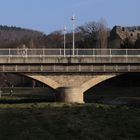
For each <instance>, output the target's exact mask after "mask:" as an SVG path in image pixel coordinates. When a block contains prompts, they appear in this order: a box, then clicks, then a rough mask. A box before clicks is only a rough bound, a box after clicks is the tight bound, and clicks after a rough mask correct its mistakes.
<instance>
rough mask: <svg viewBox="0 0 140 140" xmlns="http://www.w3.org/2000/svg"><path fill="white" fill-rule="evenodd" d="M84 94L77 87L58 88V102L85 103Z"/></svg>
mask: <svg viewBox="0 0 140 140" xmlns="http://www.w3.org/2000/svg"><path fill="white" fill-rule="evenodd" d="M83 96H84V95H83V92H82V90H81V89H80V88H77V87H60V88H58V93H57V101H60V102H68V103H84V99H83V98H84V97H83Z"/></svg>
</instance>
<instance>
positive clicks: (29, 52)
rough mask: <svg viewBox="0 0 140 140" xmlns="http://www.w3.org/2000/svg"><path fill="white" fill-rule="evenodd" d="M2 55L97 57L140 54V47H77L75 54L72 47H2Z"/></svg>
mask: <svg viewBox="0 0 140 140" xmlns="http://www.w3.org/2000/svg"><path fill="white" fill-rule="evenodd" d="M0 56H5V57H7V56H8V57H12V56H17V57H18V56H23V57H32V56H33V57H39V56H40V57H47V56H48V57H49V56H52V57H55V56H60V57H61V56H62V57H69V56H73V57H78V56H79V57H80V56H83V57H84V56H95V57H102V56H107V57H113V56H116V57H117V56H125V57H126V56H127V57H131V56H140V49H75V50H74V54H73V50H72V49H65V50H64V49H27V48H26V49H0Z"/></svg>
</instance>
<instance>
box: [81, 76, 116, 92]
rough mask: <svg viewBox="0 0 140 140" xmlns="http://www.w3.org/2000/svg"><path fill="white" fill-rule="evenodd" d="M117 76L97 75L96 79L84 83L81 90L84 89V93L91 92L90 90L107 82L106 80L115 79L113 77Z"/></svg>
mask: <svg viewBox="0 0 140 140" xmlns="http://www.w3.org/2000/svg"><path fill="white" fill-rule="evenodd" d="M116 76H117V75H116V74H112V75H97V76H96V77H94V78H92V79H90V80H89V81H87V82H85V83H83V84H82V85H81V89H82V92H83V93H84V92H85V91H87V90H89V89H90V88H92V87H93V86H95V85H97V84H99V83H101V82H103V81H105V80H108V79H110V78H113V77H116Z"/></svg>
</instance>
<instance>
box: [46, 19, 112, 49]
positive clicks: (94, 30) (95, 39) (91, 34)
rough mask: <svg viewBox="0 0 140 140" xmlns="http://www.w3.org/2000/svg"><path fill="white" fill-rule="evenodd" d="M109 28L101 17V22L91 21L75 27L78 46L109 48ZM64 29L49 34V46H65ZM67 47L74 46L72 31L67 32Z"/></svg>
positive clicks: (76, 44)
mask: <svg viewBox="0 0 140 140" xmlns="http://www.w3.org/2000/svg"><path fill="white" fill-rule="evenodd" d="M109 31H110V30H109V29H108V28H107V24H106V21H105V20H104V19H101V20H100V21H99V22H89V23H87V24H85V25H83V26H79V27H77V28H76V29H75V47H76V48H107V46H108V37H109ZM63 40H64V39H63V31H62V30H61V31H60V30H58V31H54V32H52V33H51V34H49V35H48V36H47V46H48V47H54V48H60V47H61V48H63V42H64V41H63ZM66 47H67V48H71V47H72V32H69V31H68V32H67V34H66Z"/></svg>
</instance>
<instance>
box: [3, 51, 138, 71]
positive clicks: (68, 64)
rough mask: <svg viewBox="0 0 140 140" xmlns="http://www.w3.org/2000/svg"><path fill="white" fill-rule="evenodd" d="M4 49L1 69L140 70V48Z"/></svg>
mask: <svg viewBox="0 0 140 140" xmlns="http://www.w3.org/2000/svg"><path fill="white" fill-rule="evenodd" d="M71 53H72V50H70V49H66V50H63V49H0V72H88V73H90V72H140V50H139V49H135V50H134V49H131V50H128V49H102V50H101V49H76V50H75V51H74V55H73V54H71Z"/></svg>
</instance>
